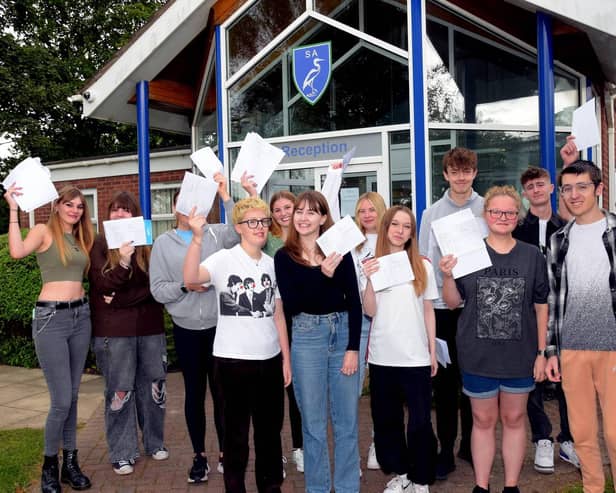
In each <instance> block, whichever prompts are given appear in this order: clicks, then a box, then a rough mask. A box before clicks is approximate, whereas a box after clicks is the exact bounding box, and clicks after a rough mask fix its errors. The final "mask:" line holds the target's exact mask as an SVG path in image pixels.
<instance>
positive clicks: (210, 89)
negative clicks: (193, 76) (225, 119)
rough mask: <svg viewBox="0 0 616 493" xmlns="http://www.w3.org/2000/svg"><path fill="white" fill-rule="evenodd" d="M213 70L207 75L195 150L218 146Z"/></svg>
mask: <svg viewBox="0 0 616 493" xmlns="http://www.w3.org/2000/svg"><path fill="white" fill-rule="evenodd" d="M214 74H215V69H214V68H213V69H212V72H211V73H210V75H209V81H208V86H207V93H206V95H205V98H204V101H203V105H202V108H201V117H200V118H199V122H198V123H197V148H198V149H200V148H202V147H206V146H207V147H216V146H217V145H218V122H217V113H216V81H215V78H214Z"/></svg>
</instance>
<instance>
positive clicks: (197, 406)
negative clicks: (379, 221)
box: [173, 323, 225, 454]
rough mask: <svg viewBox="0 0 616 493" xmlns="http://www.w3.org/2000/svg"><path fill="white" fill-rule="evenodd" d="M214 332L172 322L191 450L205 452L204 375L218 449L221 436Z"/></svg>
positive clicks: (219, 396)
mask: <svg viewBox="0 0 616 493" xmlns="http://www.w3.org/2000/svg"><path fill="white" fill-rule="evenodd" d="M215 335H216V327H212V328H210V329H205V330H190V329H184V328H182V327H180V326H179V325H176V324H175V323H174V324H173V337H174V338H175V350H176V352H177V356H178V361H179V364H180V367H181V369H182V375H183V376H184V392H185V398H184V415H185V417H186V426H187V427H188V434H189V435H190V441H191V442H192V446H193V450H194V452H195V454H200V453H201V452H205V393H206V390H207V381H208V379H209V381H210V392H211V394H212V400H213V403H214V424H215V425H216V434H217V435H218V450H220V451H222V444H223V440H224V434H225V429H224V420H223V398H222V394H221V390H220V384H219V382H218V378H217V377H216V371H215V365H214V357H213V356H212V349H213V345H214V337H215Z"/></svg>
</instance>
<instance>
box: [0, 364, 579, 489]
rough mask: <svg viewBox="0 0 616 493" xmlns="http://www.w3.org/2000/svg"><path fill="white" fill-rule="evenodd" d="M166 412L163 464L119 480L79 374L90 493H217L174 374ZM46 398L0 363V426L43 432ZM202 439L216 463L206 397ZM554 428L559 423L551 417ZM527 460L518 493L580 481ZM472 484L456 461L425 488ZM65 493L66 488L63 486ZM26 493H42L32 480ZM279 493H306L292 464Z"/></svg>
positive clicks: (370, 485)
mask: <svg viewBox="0 0 616 493" xmlns="http://www.w3.org/2000/svg"><path fill="white" fill-rule="evenodd" d="M168 380H169V381H168V403H167V404H168V407H167V419H166V430H165V434H166V437H167V439H166V444H167V447H168V448H169V451H170V454H171V457H170V458H169V460H167V461H163V462H156V461H154V460H152V459H151V458H141V459H139V460H138V462H137V464H136V466H135V473H134V474H132V475H129V476H123V477H120V476H117V475H116V474H115V473H114V472H113V471H112V469H111V466H110V464H109V463H108V462H107V446H106V442H105V433H104V420H103V408H102V389H103V381H102V378H101V377H99V376H96V375H84V378H83V381H82V387H81V393H80V399H79V420H80V424H81V426H80V430H79V434H78V438H77V441H78V447H79V456H80V459H81V463H82V466H83V469H84V470H85V471H86V472H87V473H88V474H89V475H90V478H91V479H92V483H93V488H92V490H90V491H92V492H93V493H94V492H109V493H113V492H117V493H132V492H138V493H146V492H159V491H165V492H173V493H175V492H178V493H179V492H193V493H196V492H208V491H209V492H222V491H223V483H222V475H221V474H219V473H217V472H216V471H214V472H212V473H211V475H210V480H209V482H208V483H207V484H205V485H188V483H187V481H186V478H187V471H188V468H189V467H190V465H191V461H192V450H191V447H190V440H189V438H188V433H187V431H186V425H185V422H184V412H183V402H184V395H183V385H182V377H181V374H180V373H171V374H169V378H168ZM48 405H49V398H48V396H47V391H46V386H45V381H44V379H43V377H42V374H41V371H40V370H29V369H23V368H11V367H6V366H0V429H2V428H17V427H24V426H29V427H37V428H38V427H42V426H43V425H44V422H45V416H46V412H47V407H48ZM546 407H547V409H548V411H549V414H550V415H551V416H555V415H556V414H557V412H556V405H555V402H547V403H546ZM207 413H208V423H207V426H208V437H207V442H206V449H207V452H208V456H209V457H210V459H213V460H212V462H213V463H214V464H215V458H216V456H217V445H216V439H215V433H214V425H213V421H212V419H211V418H212V411H211V399H210V398H209V396H208V400H207ZM553 423H555V424H556V423H557V418H556V420H553ZM370 430H371V420H370V401H369V398H368V397H362V399H361V400H360V453H361V455H362V457H361V459H362V464H363V465H365V461H366V453H367V450H368V446H369V444H370ZM283 447H284V450H285V451H286V453H287V454H288V455H290V447H291V433H290V429H289V425H288V422H287V421H285V425H284V429H283ZM527 452H528V453H527V458H526V462H525V465H524V469H523V471H522V478H521V480H520V486H521V490H522V491H523V492H524V493H550V492H559V491H562V489H563V488H564V486H565V485H568V484H571V483H575V482H579V473H578V472H577V470H576V469H575V468H574V467H573V466H570V465H569V464H566V463H564V462H561V461H558V459H557V462H556V473H555V474H552V475H540V474H538V473H536V472H535V471H534V470H533V468H532V460H533V453H534V448H532V449H531V447H530V446H529V447H528V451H527ZM501 464H502V461H501V459H500V454H498V455H497V457H496V462H495V466H494V471H493V480H492V491H493V492H500V491H501V489H502V481H503V480H502V478H503V473H502V465H501ZM253 473H254V453H253V451H252V450H251V461H250V463H249V467H248V472H247V489H248V492H249V493H252V492H255V491H256V486H255V482H254V474H253ZM387 479H388V478H387V477H386V476H385V475H383V473H381V472H380V471H367V470H364V475H363V477H362V482H361V491H362V493H364V492H365V493H381V492H382V491H383V489H384V485H385V483H386V482H387ZM473 484H474V481H473V476H472V470H471V468H470V466H469V465H468V464H466V463H465V462H462V461H460V462H459V463H458V468H457V470H456V471H455V472H454V473H452V474H451V475H450V476H449V479H448V480H447V481H444V482H437V483H435V485H434V486H432V487H431V488H430V490H431V492H433V493H457V492H470V491H471V490H472V487H473ZM66 490H67V491H71V490H70V489H66ZM30 491H31V492H33V493H35V492H38V491H40V486H39V485H38V482H37V483H35V484H34V485H33V486H32V487H31V488H30ZM282 491H283V493H300V492H303V491H304V480H303V475H302V474H301V473H298V472H297V471H296V470H295V467H294V465H293V464H288V466H287V479H286V480H285V482H284V484H283V488H282Z"/></svg>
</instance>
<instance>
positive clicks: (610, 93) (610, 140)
mask: <svg viewBox="0 0 616 493" xmlns="http://www.w3.org/2000/svg"><path fill="white" fill-rule="evenodd" d="M615 100H616V85H614V84H611V83H609V84H608V87H607V88H606V90H605V103H606V104H605V105H606V112H605V113H606V116H607V161H608V191H609V195H608V200H609V206H608V207H607V209H608V210H609V211H611V212H614V211H615V210H616V203H615V202H616V176H615V175H616V163H615V162H614V161H615V159H616V156H615V154H616V149H615V148H614V146H616V139H615V135H614V102H615Z"/></svg>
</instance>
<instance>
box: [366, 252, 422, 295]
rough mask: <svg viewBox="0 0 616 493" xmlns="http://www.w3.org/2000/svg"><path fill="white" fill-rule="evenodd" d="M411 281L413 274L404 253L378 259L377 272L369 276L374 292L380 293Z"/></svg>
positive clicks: (413, 277)
mask: <svg viewBox="0 0 616 493" xmlns="http://www.w3.org/2000/svg"><path fill="white" fill-rule="evenodd" d="M413 279H415V274H414V273H413V268H412V267H411V263H410V262H409V256H408V254H407V253H406V252H405V251H402V252H396V253H391V254H389V255H384V256H383V257H379V270H377V271H376V272H375V273H374V274H372V276H370V281H372V287H373V288H374V290H375V291H382V290H383V289H387V288H390V287H392V286H397V285H398V284H404V283H406V282H410V281H412V280H413Z"/></svg>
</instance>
